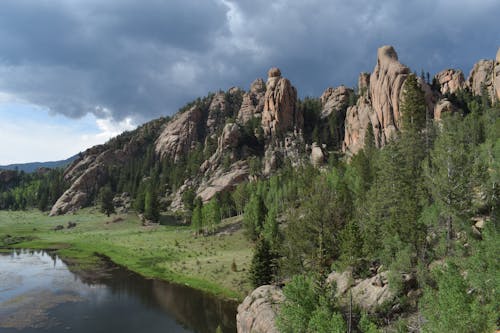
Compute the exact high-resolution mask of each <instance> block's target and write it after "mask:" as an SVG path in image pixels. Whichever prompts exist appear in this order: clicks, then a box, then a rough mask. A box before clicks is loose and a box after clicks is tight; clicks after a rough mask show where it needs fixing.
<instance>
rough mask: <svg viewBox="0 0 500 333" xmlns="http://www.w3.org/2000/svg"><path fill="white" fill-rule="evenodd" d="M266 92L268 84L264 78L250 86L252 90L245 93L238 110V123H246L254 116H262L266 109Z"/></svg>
mask: <svg viewBox="0 0 500 333" xmlns="http://www.w3.org/2000/svg"><path fill="white" fill-rule="evenodd" d="M265 94H266V84H265V82H264V80H262V79H257V80H255V81H254V82H253V83H252V85H251V86H250V91H249V92H247V93H245V94H244V95H243V101H242V102H241V108H240V111H239V112H238V119H237V120H238V123H240V124H245V123H247V122H248V121H249V120H250V119H252V118H254V117H256V118H261V117H262V111H264V95H265Z"/></svg>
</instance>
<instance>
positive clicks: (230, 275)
mask: <svg viewBox="0 0 500 333" xmlns="http://www.w3.org/2000/svg"><path fill="white" fill-rule="evenodd" d="M117 217H119V219H117ZM116 220H118V221H116ZM69 222H75V223H76V227H74V228H69V229H68V228H67V225H68V223H69ZM238 223H239V220H238V218H232V219H228V220H225V221H223V222H222V223H221V225H220V226H219V228H220V229H222V230H223V229H233V228H232V227H233V226H235V225H237V224H238ZM58 225H62V226H64V229H62V230H57V231H55V230H54V228H55V227H56V226H58ZM234 229H237V228H234ZM0 248H4V249H5V248H31V249H51V250H56V251H57V253H58V254H59V255H60V256H61V257H62V258H63V259H66V260H67V261H68V262H69V263H70V264H71V266H72V269H75V270H79V269H81V270H86V269H91V268H92V267H96V266H98V265H99V263H100V258H99V255H104V256H106V257H108V258H110V259H111V260H112V261H113V262H115V263H117V264H119V265H122V266H125V267H127V268H128V269H130V270H132V271H134V272H137V273H139V274H141V275H143V276H145V277H149V278H158V279H163V280H168V281H171V282H176V283H182V284H186V285H189V286H190V287H192V288H196V289H200V290H203V291H206V292H209V293H212V294H215V295H218V296H222V297H226V298H233V299H241V298H242V297H243V296H244V295H246V293H247V292H248V291H249V290H250V288H251V287H250V284H249V282H248V279H247V271H246V269H245V268H247V267H249V262H250V260H251V256H252V253H251V251H252V250H251V244H250V243H249V242H248V241H247V240H246V239H245V237H244V236H243V231H242V230H241V229H239V230H236V231H234V230H232V231H231V232H227V233H226V232H221V233H219V234H216V235H213V236H207V237H204V236H197V237H196V236H194V235H193V234H192V230H191V228H190V227H188V226H176V225H166V226H162V225H159V226H153V227H144V226H142V225H141V223H140V222H139V219H138V218H137V216H135V215H134V214H127V215H119V216H117V215H112V216H111V217H109V218H108V217H106V216H105V215H103V214H101V213H98V212H96V211H95V210H93V209H84V210H81V211H79V212H77V213H76V214H74V215H66V216H57V217H48V216H46V214H43V213H41V212H39V211H26V212H12V211H0ZM233 262H234V263H235V265H236V269H234V265H233Z"/></svg>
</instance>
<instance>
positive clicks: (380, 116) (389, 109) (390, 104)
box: [370, 46, 410, 146]
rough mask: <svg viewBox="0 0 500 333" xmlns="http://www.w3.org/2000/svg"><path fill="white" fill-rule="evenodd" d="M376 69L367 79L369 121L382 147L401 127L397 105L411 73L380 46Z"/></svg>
mask: <svg viewBox="0 0 500 333" xmlns="http://www.w3.org/2000/svg"><path fill="white" fill-rule="evenodd" d="M377 56H378V59H377V65H376V66H375V69H374V70H373V73H372V75H371V76H370V100H371V103H372V109H373V114H372V116H371V117H370V118H371V121H372V125H373V132H374V135H375V139H376V140H375V141H376V142H377V145H378V146H383V145H385V143H386V142H387V141H388V140H389V139H390V138H391V137H392V136H393V135H394V133H396V131H397V130H398V129H399V127H400V119H401V115H400V112H399V101H400V100H401V92H402V91H403V83H404V82H405V80H406V78H407V77H408V74H410V69H409V68H408V67H406V66H405V65H403V64H401V63H400V62H399V61H398V55H397V53H396V51H395V50H394V48H393V47H392V46H382V47H381V48H379V49H378V52H377Z"/></svg>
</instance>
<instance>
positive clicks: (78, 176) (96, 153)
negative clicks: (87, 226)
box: [50, 118, 166, 216]
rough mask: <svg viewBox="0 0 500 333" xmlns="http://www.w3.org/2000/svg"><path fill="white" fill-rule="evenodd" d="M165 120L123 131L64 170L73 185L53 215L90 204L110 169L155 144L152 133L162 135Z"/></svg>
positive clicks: (53, 209) (55, 205) (56, 206)
mask: <svg viewBox="0 0 500 333" xmlns="http://www.w3.org/2000/svg"><path fill="white" fill-rule="evenodd" d="M165 122H166V119H165V118H160V119H157V120H153V121H151V122H149V123H146V124H144V125H142V126H141V127H139V128H138V129H136V130H135V131H134V134H133V135H132V134H129V133H124V134H121V135H119V136H118V137H115V138H113V139H111V140H110V141H109V142H108V143H106V144H104V145H98V146H94V147H92V148H89V149H87V150H86V151H85V152H84V153H82V154H81V155H80V156H79V157H78V158H77V159H76V160H74V161H73V163H71V164H70V166H69V167H68V168H66V170H65V171H64V179H65V180H66V181H67V182H68V183H69V184H70V187H69V189H67V190H66V191H65V192H64V193H63V194H62V195H61V197H60V198H59V199H58V200H57V201H56V203H55V204H54V205H53V206H52V209H51V211H50V215H51V216H54V215H60V214H66V213H68V212H72V211H75V210H77V209H79V208H81V207H84V206H86V205H88V204H89V199H92V198H93V197H95V196H96V195H97V193H98V192H99V189H100V188H101V186H102V185H103V183H104V182H105V180H106V178H107V177H108V170H110V169H112V168H113V167H120V166H122V165H123V164H124V163H126V162H128V161H130V160H131V159H133V158H135V157H137V156H138V155H140V154H143V153H144V152H145V149H146V146H147V145H151V142H150V141H149V140H150V139H149V136H150V135H153V136H156V135H158V133H159V132H160V129H161V128H162V126H163V125H164V124H165Z"/></svg>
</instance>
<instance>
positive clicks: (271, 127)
mask: <svg viewBox="0 0 500 333" xmlns="http://www.w3.org/2000/svg"><path fill="white" fill-rule="evenodd" d="M296 106H297V90H296V89H295V87H293V86H292V84H291V83H290V81H289V80H288V79H285V78H282V77H281V71H280V70H279V69H278V68H271V69H270V70H269V72H268V79H267V84H266V93H265V95H264V109H263V111H262V128H263V129H264V133H265V134H266V135H267V136H274V135H276V134H284V133H286V132H287V131H292V130H294V129H299V130H301V129H302V127H303V123H304V119H303V116H302V114H300V112H299V111H298V110H297V108H296Z"/></svg>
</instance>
